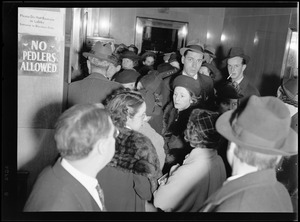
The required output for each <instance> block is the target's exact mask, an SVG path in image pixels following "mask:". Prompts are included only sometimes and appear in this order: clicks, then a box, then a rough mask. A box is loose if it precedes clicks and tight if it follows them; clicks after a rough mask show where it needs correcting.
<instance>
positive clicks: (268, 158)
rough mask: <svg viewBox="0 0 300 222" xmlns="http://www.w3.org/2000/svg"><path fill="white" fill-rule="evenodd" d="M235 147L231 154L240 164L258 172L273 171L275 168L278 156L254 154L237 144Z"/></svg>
mask: <svg viewBox="0 0 300 222" xmlns="http://www.w3.org/2000/svg"><path fill="white" fill-rule="evenodd" d="M236 146H237V147H236V148H235V149H234V151H233V152H234V155H235V156H236V157H237V158H238V159H240V161H241V162H245V163H247V164H248V165H250V166H254V167H257V168H258V170H266V169H275V167H276V166H277V163H278V156H276V155H269V154H263V153H258V152H254V151H251V150H249V149H245V148H243V147H241V146H240V145H237V144H236Z"/></svg>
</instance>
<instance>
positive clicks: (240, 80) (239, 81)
mask: <svg viewBox="0 0 300 222" xmlns="http://www.w3.org/2000/svg"><path fill="white" fill-rule="evenodd" d="M243 79H244V76H243V77H242V78H241V79H239V80H238V81H235V80H232V81H233V82H236V83H237V84H240V83H241V82H242V80H243Z"/></svg>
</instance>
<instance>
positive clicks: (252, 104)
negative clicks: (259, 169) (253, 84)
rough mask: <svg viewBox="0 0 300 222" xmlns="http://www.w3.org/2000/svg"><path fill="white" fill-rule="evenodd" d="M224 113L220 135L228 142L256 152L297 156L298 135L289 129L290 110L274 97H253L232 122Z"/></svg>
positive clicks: (229, 114)
mask: <svg viewBox="0 0 300 222" xmlns="http://www.w3.org/2000/svg"><path fill="white" fill-rule="evenodd" d="M233 112H234V110H229V111H227V112H225V113H223V114H222V115H221V116H220V117H219V118H218V120H217V122H216V128H217V131H218V132H219V133H220V134H221V135H223V136H224V137H225V138H226V139H228V140H229V141H232V142H234V143H236V144H237V145H240V146H241V147H243V148H245V149H249V150H251V151H254V152H258V153H263V154H269V155H282V156H290V155H295V154H297V153H298V137H297V133H296V132H295V131H294V130H293V129H292V128H291V127H290V123H291V118H290V113H289V110H288V108H287V107H286V106H285V104H284V103H283V102H282V101H281V100H280V99H278V98H276V97H273V96H266V97H258V96H255V95H253V96H251V97H250V98H249V100H248V102H247V104H246V106H245V109H244V110H243V111H242V113H240V115H239V116H238V117H236V118H235V119H234V120H233V121H232V122H231V121H230V119H231V118H232V113H233Z"/></svg>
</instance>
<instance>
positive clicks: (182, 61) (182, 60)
mask: <svg viewBox="0 0 300 222" xmlns="http://www.w3.org/2000/svg"><path fill="white" fill-rule="evenodd" d="M184 59H185V57H184V56H182V57H181V63H182V64H184Z"/></svg>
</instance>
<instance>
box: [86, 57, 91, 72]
mask: <svg viewBox="0 0 300 222" xmlns="http://www.w3.org/2000/svg"><path fill="white" fill-rule="evenodd" d="M86 65H87V67H88V69H89V73H91V62H90V60H86Z"/></svg>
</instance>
